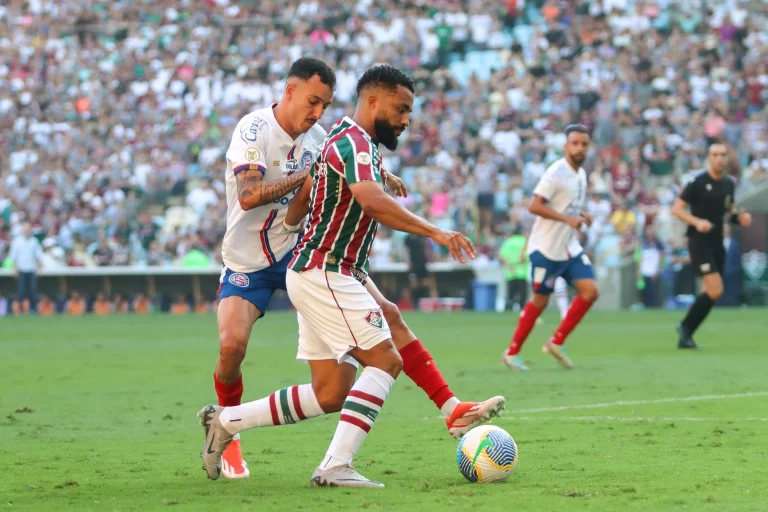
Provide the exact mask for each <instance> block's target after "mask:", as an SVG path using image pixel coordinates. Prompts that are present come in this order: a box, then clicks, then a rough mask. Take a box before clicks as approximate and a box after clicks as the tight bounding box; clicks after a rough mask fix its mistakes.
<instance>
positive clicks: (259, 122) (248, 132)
mask: <svg viewBox="0 0 768 512" xmlns="http://www.w3.org/2000/svg"><path fill="white" fill-rule="evenodd" d="M266 124H267V122H266V121H265V120H263V119H261V118H260V117H257V118H256V119H254V120H253V121H252V122H251V124H250V125H248V126H246V125H245V124H243V126H242V127H241V128H240V138H242V139H243V140H244V141H245V142H256V139H258V138H259V130H261V128H262V127H263V126H264V125H266Z"/></svg>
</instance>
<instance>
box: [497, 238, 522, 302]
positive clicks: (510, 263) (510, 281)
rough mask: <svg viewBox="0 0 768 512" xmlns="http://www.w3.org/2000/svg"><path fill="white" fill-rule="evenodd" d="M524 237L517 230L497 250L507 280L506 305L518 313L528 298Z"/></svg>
mask: <svg viewBox="0 0 768 512" xmlns="http://www.w3.org/2000/svg"><path fill="white" fill-rule="evenodd" d="M526 244H527V241H526V238H525V236H523V235H522V233H521V232H520V230H519V229H517V230H515V232H514V233H513V234H512V236H510V237H509V238H507V239H506V240H504V242H503V243H502V244H501V248H500V249H499V260H500V261H501V263H502V265H504V271H505V274H506V280H507V303H508V304H511V305H512V308H513V309H514V310H515V311H520V309H521V308H522V306H523V304H525V303H526V301H527V299H528V297H527V295H528V281H527V278H528V255H527V254H526V251H525V246H526Z"/></svg>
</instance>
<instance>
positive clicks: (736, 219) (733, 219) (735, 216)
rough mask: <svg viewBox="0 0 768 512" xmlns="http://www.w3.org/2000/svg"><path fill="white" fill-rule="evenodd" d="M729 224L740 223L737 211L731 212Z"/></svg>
mask: <svg viewBox="0 0 768 512" xmlns="http://www.w3.org/2000/svg"><path fill="white" fill-rule="evenodd" d="M731 224H738V225H741V221H740V220H739V214H738V213H735V212H734V213H732V214H731Z"/></svg>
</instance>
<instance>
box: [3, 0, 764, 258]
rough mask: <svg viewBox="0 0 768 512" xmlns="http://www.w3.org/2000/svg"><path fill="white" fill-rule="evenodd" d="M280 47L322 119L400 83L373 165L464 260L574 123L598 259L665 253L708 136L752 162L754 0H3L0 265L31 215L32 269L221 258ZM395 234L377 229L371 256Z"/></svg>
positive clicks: (757, 59) (760, 107)
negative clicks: (411, 83) (234, 189)
mask: <svg viewBox="0 0 768 512" xmlns="http://www.w3.org/2000/svg"><path fill="white" fill-rule="evenodd" d="M300 56H316V57H320V58H323V59H324V60H326V61H327V62H328V63H329V64H331V65H332V66H333V67H334V68H335V69H336V71H337V76H338V86H337V89H336V96H335V101H334V104H333V106H332V107H331V108H329V110H328V111H327V113H326V116H325V117H324V118H323V120H322V124H323V125H325V126H326V127H327V126H328V125H330V124H331V123H332V122H333V121H334V120H335V119H337V118H339V117H340V116H342V115H345V114H350V113H352V108H353V103H354V90H355V83H356V79H357V77H359V76H360V75H361V73H362V72H363V70H365V69H366V68H367V67H369V66H371V65H373V64H375V63H379V62H386V63H389V64H393V65H396V66H399V67H401V68H403V69H405V70H407V72H408V73H409V74H410V75H411V76H412V77H413V78H414V80H415V82H416V84H417V88H418V94H417V100H416V105H415V111H414V114H413V117H412V121H411V126H410V128H409V130H408V131H407V132H406V133H405V134H404V135H403V136H402V137H401V144H400V148H399V149H398V151H397V152H396V153H394V154H392V153H390V154H387V155H386V158H385V168H386V169H388V170H389V171H390V172H394V173H396V174H398V175H400V176H401V177H403V178H404V180H405V181H406V182H407V183H408V185H409V186H410V195H409V197H408V198H407V199H404V200H403V201H404V203H405V204H406V205H407V207H408V208H410V209H411V210H412V211H414V212H416V213H419V214H421V215H424V216H426V217H427V218H429V219H430V220H432V221H433V222H435V223H436V224H438V225H440V226H442V227H446V228H453V229H459V230H462V231H465V232H468V233H470V234H471V235H472V237H473V239H474V240H475V242H476V243H477V245H478V246H479V247H480V251H481V253H482V255H481V257H480V262H479V264H495V262H496V261H497V253H498V248H499V246H500V244H501V243H502V242H503V240H504V239H505V238H507V237H509V236H510V235H511V234H512V233H514V232H515V231H516V230H519V231H521V232H523V233H524V232H526V231H527V230H528V229H529V227H530V225H531V221H532V217H531V215H530V214H529V213H528V212H527V203H528V200H529V197H530V194H531V191H532V189H533V187H534V186H535V184H536V182H537V180H538V178H539V176H541V174H542V173H543V172H544V170H545V169H546V167H547V165H548V164H550V163H551V162H553V161H554V160H555V159H557V158H559V157H560V156H561V154H562V152H561V147H562V146H563V142H564V136H563V135H562V130H563V128H564V127H565V125H566V124H568V123H571V122H581V123H583V124H585V125H587V126H588V127H589V128H590V129H591V130H592V133H593V140H594V146H593V150H592V152H591V154H590V157H589V159H588V160H587V162H586V164H585V168H586V169H587V170H588V172H589V182H590V187H591V196H590V197H591V199H590V202H589V208H590V209H591V211H592V213H593V214H594V215H595V217H596V222H595V224H594V225H593V227H592V228H591V230H590V231H589V233H588V234H587V235H586V243H587V245H588V250H589V252H590V253H591V254H593V256H594V259H595V260H596V261H597V262H598V264H604V265H617V264H618V262H619V261H620V260H621V258H623V257H625V256H627V255H630V254H634V253H635V252H636V251H643V250H652V249H653V248H657V249H659V250H660V251H661V252H663V253H666V254H667V257H666V258H663V261H665V262H669V264H670V265H673V264H676V263H675V262H676V261H678V260H675V259H674V258H673V257H672V256H673V255H674V254H677V253H678V252H680V251H679V249H680V247H681V246H682V240H681V233H682V229H681V226H680V225H679V224H678V223H677V222H676V221H673V220H672V217H671V215H670V213H669V207H670V204H671V202H672V201H673V198H674V197H675V194H676V192H677V191H678V189H679V186H680V183H681V179H682V177H683V176H685V175H686V174H687V173H689V172H691V171H693V170H697V169H700V168H702V167H703V165H704V162H703V159H704V156H705V154H706V149H707V144H708V142H710V141H712V140H715V139H721V140H724V141H726V142H727V143H728V145H729V146H730V148H731V149H732V151H731V155H732V162H731V164H730V167H729V172H730V174H731V175H732V176H733V177H734V178H736V179H737V180H739V182H740V186H741V187H742V188H743V187H748V186H749V185H750V184H751V183H754V182H755V181H760V180H766V179H768V130H767V129H766V128H768V114H767V111H766V108H765V106H766V100H767V99H768V3H766V2H764V1H762V0H546V1H545V0H506V1H505V2H488V1H483V0H432V1H426V0H410V1H408V0H401V1H398V0H352V1H350V0H279V1H278V0H240V1H237V2H235V1H234V0H153V1H151V2H146V1H145V2H136V1H128V0H111V1H95V0H93V1H91V0H70V1H68V2H56V1H53V0H26V1H23V2H11V3H10V4H8V3H3V4H2V5H0V261H2V260H3V258H6V262H5V265H6V266H8V265H9V263H8V261H7V248H8V246H9V244H10V242H11V240H12V239H13V237H14V236H16V235H18V234H19V233H20V232H21V230H22V225H23V224H24V223H31V225H32V228H33V231H34V233H35V234H36V236H38V237H39V238H40V240H41V241H42V243H43V247H44V260H43V268H44V269H56V268H61V267H66V266H109V265H148V266H165V265H183V266H212V265H219V264H220V256H219V253H220V242H221V239H222V236H223V232H224V229H225V218H226V216H225V211H226V204H225V201H224V188H223V187H224V185H223V175H224V168H225V165H224V153H225V151H226V148H227V146H228V144H229V139H230V136H231V133H232V130H233V128H234V126H235V124H236V123H237V121H238V119H239V118H240V117H241V116H243V115H244V114H246V113H247V112H249V111H251V110H253V109H255V108H259V107H261V106H263V105H267V104H270V103H271V102H274V101H276V100H277V99H278V98H279V95H280V93H281V91H282V87H283V85H284V77H285V73H286V71H287V69H288V67H289V66H290V64H291V62H292V61H293V60H295V59H296V58H298V57H300ZM647 230H652V231H654V232H655V236H654V237H652V238H648V237H646V236H645V233H646V231H647ZM405 245H406V244H404V238H403V237H401V236H400V234H391V233H382V236H380V237H379V239H378V240H377V242H376V244H375V245H374V254H373V267H374V269H375V268H376V266H377V265H383V264H386V263H389V262H395V261H403V259H405V258H407V250H406V248H405ZM427 249H428V251H427V252H428V253H429V257H430V258H431V259H433V260H438V259H445V258H446V255H445V254H442V253H440V252H439V251H437V250H432V248H431V247H428V248H427ZM677 264H679V262H678V263H677Z"/></svg>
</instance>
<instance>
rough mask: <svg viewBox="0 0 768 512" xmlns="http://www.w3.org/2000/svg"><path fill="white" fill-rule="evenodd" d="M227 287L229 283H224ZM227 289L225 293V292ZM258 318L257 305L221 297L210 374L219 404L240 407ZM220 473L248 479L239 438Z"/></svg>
mask: <svg viewBox="0 0 768 512" xmlns="http://www.w3.org/2000/svg"><path fill="white" fill-rule="evenodd" d="M227 285H228V286H229V283H227ZM226 291H228V290H225V293H226ZM260 316H261V311H259V310H258V309H257V308H256V306H254V305H253V304H252V303H251V302H249V301H248V300H246V299H244V298H243V297H238V296H226V297H222V298H221V300H220V302H219V306H218V309H217V313H216V320H217V323H218V328H219V359H218V361H217V362H216V370H215V371H214V373H213V383H214V387H215V388H216V395H217V396H218V399H219V405H220V406H223V407H231V406H234V405H240V400H241V398H242V396H243V376H242V374H241V373H240V365H241V364H242V362H243V358H245V351H246V348H247V346H248V339H249V338H250V337H251V329H252V328H253V324H254V323H255V322H256V320H257V319H258V318H259V317H260ZM222 474H223V475H224V477H226V478H248V476H249V475H250V472H249V471H248V464H247V463H246V462H245V461H244V460H243V455H242V451H241V449H240V436H235V438H234V439H233V440H232V442H231V443H230V444H229V446H228V447H227V450H226V451H225V452H224V460H223V462H222Z"/></svg>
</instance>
